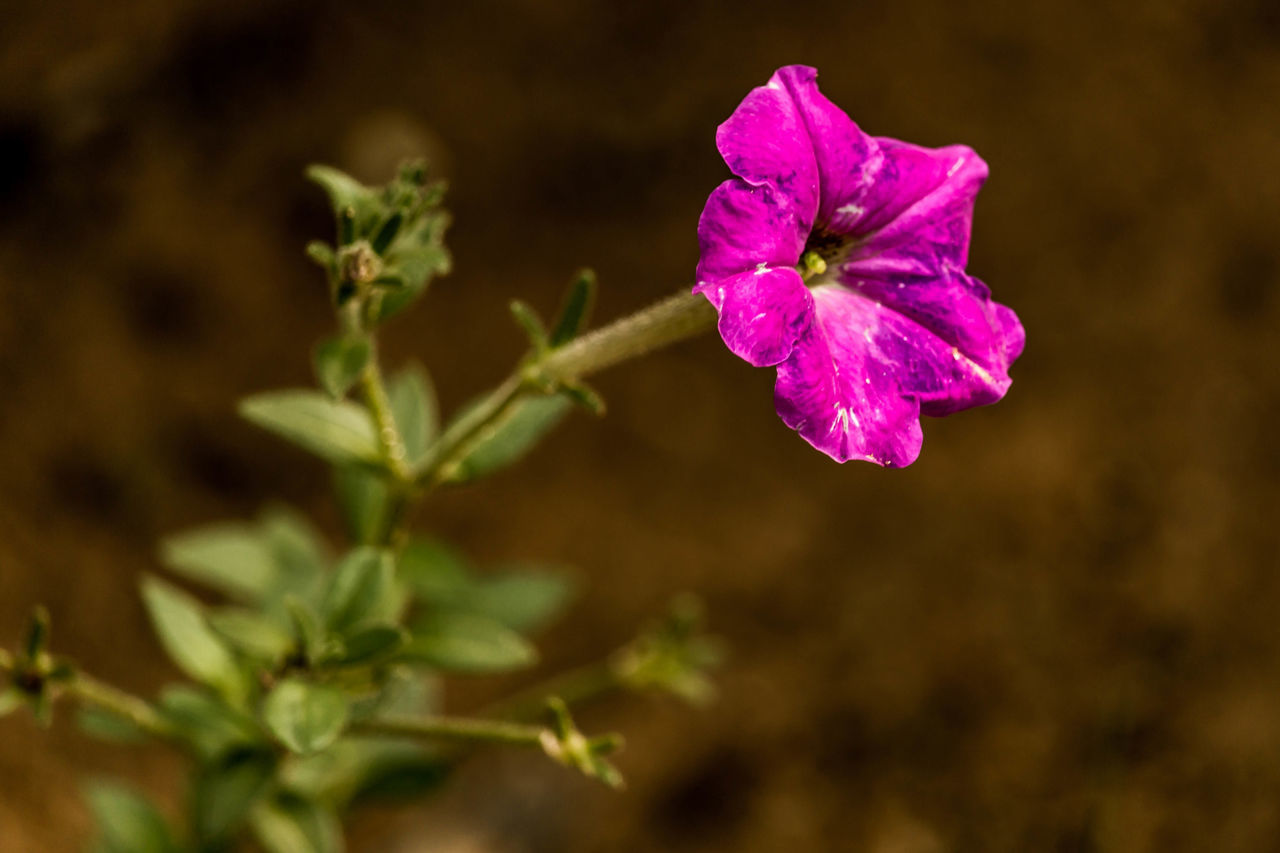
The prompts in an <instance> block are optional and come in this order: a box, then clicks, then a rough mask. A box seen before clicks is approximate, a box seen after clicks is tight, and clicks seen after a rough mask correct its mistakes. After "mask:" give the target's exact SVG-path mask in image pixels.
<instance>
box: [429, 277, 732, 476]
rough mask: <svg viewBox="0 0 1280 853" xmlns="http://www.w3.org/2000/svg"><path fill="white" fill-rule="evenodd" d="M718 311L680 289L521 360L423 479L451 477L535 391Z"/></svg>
mask: <svg viewBox="0 0 1280 853" xmlns="http://www.w3.org/2000/svg"><path fill="white" fill-rule="evenodd" d="M715 322H716V311H715V309H714V308H713V307H712V306H711V303H709V302H708V301H707V299H706V297H704V296H701V295H699V294H694V293H680V294H677V295H675V296H672V297H669V298H667V299H664V300H662V301H661V302H657V303H655V304H653V305H651V306H650V307H648V308H645V309H644V310H642V311H639V312H637V313H635V314H632V315H630V316H628V317H623V318H622V319H621V320H617V321H615V322H613V323H611V324H609V325H608V326H605V327H604V328H601V329H597V330H596V331H594V332H590V333H588V334H586V335H583V336H582V337H580V338H577V339H576V340H574V341H571V342H570V343H568V344H566V345H565V346H563V347H559V348H557V349H553V350H549V351H548V352H545V353H543V354H541V355H539V356H537V357H535V358H533V359H528V360H525V361H522V362H521V363H520V365H519V366H518V367H517V368H516V369H515V371H513V372H512V373H511V375H510V376H508V377H507V378H506V380H504V381H503V383H502V384H501V385H499V386H498V387H497V388H495V389H494V390H493V391H491V392H490V393H489V394H488V396H486V397H485V398H484V399H483V400H481V401H480V403H478V404H477V405H476V406H475V407H473V408H472V409H470V410H469V411H467V413H466V414H465V415H463V417H462V418H460V419H458V420H457V421H455V422H454V423H453V424H452V425H451V426H450V427H449V428H448V429H447V430H445V432H444V434H443V435H442V436H440V438H439V439H438V440H437V441H436V443H435V444H434V445H433V446H432V448H431V449H430V450H429V451H428V454H427V458H426V459H425V460H424V462H423V463H422V465H421V466H420V473H419V474H418V476H417V479H418V482H419V483H421V484H422V485H423V486H425V487H426V488H427V489H431V488H434V487H435V486H438V485H440V484H441V483H442V482H444V481H446V480H448V478H449V474H450V468H451V467H452V466H453V463H455V462H456V461H457V460H458V459H459V458H461V457H462V456H464V455H465V454H466V452H467V450H468V449H469V448H470V447H471V445H472V443H473V442H474V441H475V440H476V439H477V438H479V437H480V436H482V435H483V434H484V433H485V431H486V430H487V429H488V428H490V427H491V426H493V425H494V424H496V423H498V422H499V421H501V420H502V419H503V418H504V417H506V416H507V415H508V414H509V413H510V412H511V411H512V409H514V408H515V407H516V406H518V405H519V404H520V403H521V402H522V398H523V397H525V396H526V395H530V394H547V393H552V391H553V390H554V389H555V388H556V387H557V385H562V384H564V383H571V382H576V381H577V380H579V379H583V378H585V377H587V376H590V375H591V374H593V373H596V372H598V371H601V370H604V369H605V368H606V367H612V366H613V365H615V364H619V363H621V362H623V361H626V360H627V359H631V358H635V357H636V356H639V355H644V354H645V353H648V352H652V351H653V350H656V349H660V348H662V347H664V346H668V345H669V344H674V343H677V342H678V341H682V340H685V339H686V338H691V337H694V336H695V335H698V334H701V333H702V332H704V331H706V330H708V329H710V328H712V327H713V326H714V325H715Z"/></svg>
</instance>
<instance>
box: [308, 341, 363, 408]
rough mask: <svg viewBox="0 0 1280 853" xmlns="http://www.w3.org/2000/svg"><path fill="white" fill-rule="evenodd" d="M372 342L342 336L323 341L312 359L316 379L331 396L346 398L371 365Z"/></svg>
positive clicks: (335, 398)
mask: <svg viewBox="0 0 1280 853" xmlns="http://www.w3.org/2000/svg"><path fill="white" fill-rule="evenodd" d="M369 353H370V348H369V341H368V339H366V338H363V337H358V336H354V335H339V336H338V337H335V338H329V339H327V340H324V341H321V342H320V343H319V344H318V345H317V346H316V349H315V352H314V354H313V356H312V359H313V363H314V366H315V371H316V379H318V380H319V382H320V387H321V388H323V389H324V390H325V392H326V393H328V395H329V396H330V397H331V398H333V399H334V400H337V399H339V398H341V397H345V396H346V394H347V391H349V390H351V386H352V385H354V384H356V380H357V379H359V378H360V371H362V370H364V366H365V365H366V364H368V363H369Z"/></svg>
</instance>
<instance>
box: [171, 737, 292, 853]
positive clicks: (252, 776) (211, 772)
mask: <svg viewBox="0 0 1280 853" xmlns="http://www.w3.org/2000/svg"><path fill="white" fill-rule="evenodd" d="M275 769H276V758H275V755H273V754H272V753H271V752H268V751H266V750H261V749H244V750H235V751H232V752H228V753H226V754H225V755H223V756H222V757H220V758H218V759H217V760H216V761H214V762H212V763H210V764H207V765H205V766H204V767H202V768H201V769H200V771H199V773H198V774H197V776H196V780H195V784H194V785H193V786H192V792H191V807H192V817H191V827H192V829H193V830H194V832H195V835H196V840H197V843H198V849H201V850H207V849H221V847H222V845H223V844H225V843H226V842H227V841H228V840H229V839H230V837H231V836H232V835H233V834H234V833H235V832H236V831H237V830H238V829H239V828H240V826H241V825H242V824H243V823H244V820H245V818H246V817H247V815H248V813H249V810H250V809H251V808H252V807H253V805H254V803H256V802H257V801H258V800H259V799H260V798H262V797H264V796H266V795H267V794H268V793H269V792H270V791H271V787H272V777H273V776H274V775H275Z"/></svg>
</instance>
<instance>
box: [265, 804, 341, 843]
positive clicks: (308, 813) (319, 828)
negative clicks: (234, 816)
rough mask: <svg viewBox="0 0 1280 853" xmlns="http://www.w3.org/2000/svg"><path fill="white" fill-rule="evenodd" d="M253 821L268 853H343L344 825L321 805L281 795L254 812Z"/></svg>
mask: <svg viewBox="0 0 1280 853" xmlns="http://www.w3.org/2000/svg"><path fill="white" fill-rule="evenodd" d="M250 822H251V824H252V826H253V832H254V835H255V836H256V837H257V839H258V843H259V844H261V845H262V847H263V849H264V850H266V851H267V853H341V851H342V849H343V842H342V826H341V824H339V823H338V819H337V817H336V816H335V815H334V814H333V813H332V812H330V811H328V810H326V809H324V808H323V807H321V806H320V805H319V804H317V803H315V802H312V801H310V800H306V799H303V798H302V797H299V796H296V795H294V794H289V793H281V794H280V795H279V796H277V797H275V798H274V799H272V800H269V801H266V802H263V803H261V804H260V805H259V806H258V807H257V808H256V809H254V811H253V814H252V816H251V817H250Z"/></svg>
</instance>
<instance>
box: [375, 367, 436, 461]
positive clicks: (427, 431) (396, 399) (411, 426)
mask: <svg viewBox="0 0 1280 853" xmlns="http://www.w3.org/2000/svg"><path fill="white" fill-rule="evenodd" d="M387 396H388V397H389V398H390V399H391V413H392V415H393V416H394V417H395V420H396V426H397V427H398V428H399V430H400V438H401V439H403V440H404V449H405V455H406V456H407V457H408V460H409V465H410V466H413V465H416V464H417V463H418V462H419V461H420V460H421V459H422V457H423V456H424V455H425V454H426V452H427V447H429V446H430V444H431V442H433V441H435V439H436V435H437V434H439V432H440V409H439V405H438V404H437V402H436V392H435V388H434V387H433V386H432V384H431V377H430V376H429V375H428V374H427V371H426V368H424V367H423V366H422V365H421V364H418V363H417V362H411V363H410V364H409V365H408V366H406V367H405V368H404V369H402V370H401V371H400V372H399V373H397V374H396V375H395V376H393V377H391V380H390V381H389V382H388V383H387Z"/></svg>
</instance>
